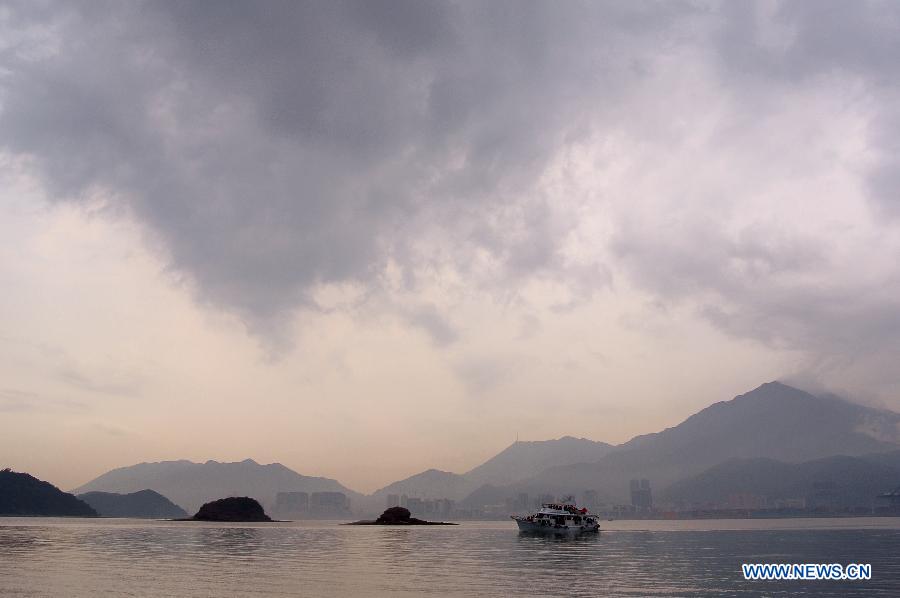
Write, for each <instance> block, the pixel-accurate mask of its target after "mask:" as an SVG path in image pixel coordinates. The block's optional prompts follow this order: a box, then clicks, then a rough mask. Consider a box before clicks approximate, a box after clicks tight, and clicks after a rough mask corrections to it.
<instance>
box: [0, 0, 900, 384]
mask: <svg viewBox="0 0 900 598" xmlns="http://www.w3.org/2000/svg"><path fill="white" fill-rule="evenodd" d="M0 19H2V21H0V23H2V25H0V26H2V27H3V28H4V29H3V32H4V33H8V35H4V37H6V38H7V39H8V40H11V41H9V42H4V43H3V44H0V60H2V71H0V94H2V95H0V106H2V112H0V144H2V146H3V147H4V148H5V149H6V150H7V151H8V152H11V153H13V154H18V155H22V156H27V157H28V158H29V159H30V161H31V164H32V165H33V167H34V169H35V171H36V172H38V173H39V174H40V176H41V178H42V180H43V182H44V183H45V184H46V186H47V188H48V190H49V194H50V197H51V199H53V200H58V201H75V202H79V201H96V198H97V197H98V196H100V197H103V198H104V201H105V202H106V205H107V207H108V209H110V210H122V211H126V212H129V213H131V214H133V215H134V216H136V217H137V218H138V219H139V221H140V222H142V223H143V224H145V225H146V227H147V230H148V231H149V232H150V233H151V235H152V237H153V238H154V240H155V241H156V242H157V243H158V244H159V246H160V247H161V248H162V249H163V250H164V251H165V252H167V254H168V257H169V260H170V262H171V265H172V268H173V269H174V270H176V271H177V272H179V273H183V274H184V275H186V277H187V278H188V279H189V280H190V281H192V282H193V283H194V284H195V286H196V288H197V290H198V294H199V297H200V298H201V300H203V301H209V302H212V303H214V304H216V305H219V306H225V307H226V308H229V309H233V310H236V311H237V312H238V313H240V314H241V316H242V317H243V318H244V319H245V321H247V322H248V324H249V325H250V326H251V327H253V328H254V329H256V330H257V331H260V332H262V333H274V331H275V330H277V329H278V327H279V325H280V322H281V316H283V315H285V314H288V313H291V312H292V310H294V309H295V308H297V307H314V301H313V299H312V298H311V296H312V292H313V290H314V289H315V288H316V287H317V285H320V284H322V283H350V284H354V283H355V284H358V285H360V286H363V287H366V288H368V289H372V288H374V287H378V286H379V285H380V284H381V283H382V281H383V279H384V277H383V274H384V270H385V268H386V265H387V264H389V263H393V264H395V265H396V266H397V267H399V269H400V270H401V271H402V276H403V280H404V284H405V285H406V288H410V289H415V288H416V285H417V278H418V277H419V276H420V275H422V273H427V272H433V271H435V270H436V268H434V267H433V266H434V265H435V264H434V262H451V266H453V267H454V268H456V270H457V271H458V272H461V273H462V274H463V275H464V276H468V277H470V278H471V280H473V281H474V280H478V281H479V282H483V280H484V279H489V282H494V283H496V284H498V285H501V286H515V285H518V284H521V283H522V282H523V281H527V280H529V279H530V278H533V277H535V276H548V277H555V278H556V279H559V280H563V281H564V282H565V284H566V285H568V286H569V287H570V288H571V289H572V290H573V291H574V294H575V295H576V296H590V294H591V292H592V290H593V289H596V288H597V287H603V286H605V285H609V284H610V280H611V274H610V272H611V271H612V270H611V268H610V267H609V265H608V264H602V263H598V262H597V261H596V260H590V259H588V260H587V261H586V262H585V263H578V264H572V263H570V261H569V259H570V257H569V255H568V254H567V253H566V252H565V251H564V247H563V245H564V243H565V240H566V239H567V235H568V233H569V232H570V231H571V230H573V229H575V228H577V226H578V225H579V222H578V217H577V214H567V213H564V212H561V211H560V210H559V209H558V207H557V203H558V201H557V200H558V198H557V197H547V196H546V195H545V194H544V192H543V191H541V190H538V189H537V187H538V185H537V184H538V182H539V181H540V180H541V177H542V175H543V174H545V173H546V171H547V168H548V165H549V164H550V163H551V162H552V160H553V159H554V158H555V157H556V156H558V155H559V153H560V150H563V149H565V148H567V147H569V146H571V145H572V144H573V143H577V142H579V141H583V140H586V139H590V138H592V137H594V138H599V139H601V140H604V139H606V138H607V137H609V138H614V137H615V136H617V135H618V136H620V137H630V138H634V139H636V140H637V142H638V143H639V144H640V145H639V147H641V148H648V147H650V148H652V147H658V148H662V149H661V150H660V151H657V152H655V153H654V152H650V153H649V154H648V155H650V156H656V157H659V156H662V158H661V159H657V160H656V161H653V160H648V161H647V163H646V165H645V166H644V170H642V172H641V173H640V176H641V178H643V175H644V174H647V175H648V177H649V176H650V175H653V173H654V169H657V168H660V167H662V166H665V164H666V162H667V161H671V160H678V159H681V152H680V151H679V150H682V149H684V146H681V145H679V143H680V137H682V136H683V135H682V133H684V134H685V135H690V134H691V133H692V132H693V130H694V128H696V124H697V123H702V122H705V121H704V118H706V117H707V113H708V112H712V110H711V109H710V107H709V106H706V105H704V104H703V103H702V102H700V103H698V104H696V105H689V106H687V107H684V106H682V107H678V106H676V104H675V103H674V102H673V103H672V105H671V107H670V106H668V105H667V97H666V96H667V94H668V93H671V94H672V95H673V96H675V95H677V94H678V93H680V92H682V91H684V88H690V86H692V85H699V84H698V83H697V81H698V80H699V79H702V77H695V78H694V79H690V78H689V77H690V76H691V75H692V73H693V72H694V71H695V70H696V68H699V69H701V70H703V72H704V73H705V75H704V77H706V79H708V80H703V82H702V84H703V85H706V86H708V87H709V88H711V89H714V90H715V93H713V94H710V95H712V96H721V97H726V98H728V102H730V103H728V104H727V106H728V110H730V111H731V112H726V113H724V114H723V115H722V116H721V117H720V121H721V122H720V123H718V126H717V128H716V134H715V135H712V136H711V137H710V140H711V141H710V147H707V148H705V153H704V152H699V153H698V155H699V156H700V157H701V158H702V159H708V160H710V161H711V162H712V161H713V160H716V159H718V158H719V157H720V156H729V155H731V154H732V153H734V154H735V155H738V156H739V158H740V156H741V155H742V154H739V152H741V151H743V152H745V153H747V154H752V153H754V152H755V153H765V152H767V151H770V148H771V147H775V148H778V147H779V145H778V143H779V140H780V138H777V136H778V135H779V134H780V131H777V130H776V132H775V133H773V134H772V135H766V134H765V133H764V132H763V133H761V132H760V131H761V130H762V129H761V127H762V126H763V125H764V124H765V122H766V119H767V118H769V117H770V116H771V115H772V113H776V112H777V111H778V110H779V109H782V108H783V107H784V105H785V103H786V102H785V101H783V100H784V98H786V97H788V96H789V95H790V96H791V97H793V95H791V94H796V93H797V92H798V90H799V91H802V90H805V89H824V90H825V91H824V92H823V93H826V94H828V93H832V92H834V94H835V95H837V94H839V92H840V90H842V89H844V88H845V87H847V86H851V85H857V86H859V87H860V89H861V90H862V91H861V92H860V95H861V96H862V97H863V99H862V100H860V101H859V102H858V103H859V104H860V106H857V107H856V108H855V109H857V110H859V111H860V112H862V113H864V116H865V121H866V125H867V127H868V128H867V130H866V144H867V148H866V149H867V151H870V152H871V153H872V156H873V159H872V161H871V163H870V164H869V166H868V170H866V171H865V172H864V176H863V178H862V179H861V182H862V185H863V186H864V187H865V190H866V193H867V194H868V196H867V197H868V201H869V203H870V206H872V207H874V208H875V211H876V213H880V214H884V215H886V216H887V220H889V221H890V220H891V219H892V218H895V217H896V215H897V214H900V209H898V208H897V206H898V205H900V204H898V197H897V189H898V188H900V187H898V183H900V175H898V172H900V144H898V141H897V140H898V139H900V110H898V109H897V108H896V106H898V105H900V104H898V103H897V101H896V100H897V99H898V97H900V66H898V65H900V62H898V61H897V56H898V55H900V52H898V50H900V35H898V31H900V30H898V23H900V5H898V4H896V3H890V2H885V3H881V2H865V3H861V2H789V3H769V2H760V3H750V2H728V3H723V4H717V3H700V2H696V3H691V2H687V3H677V2H663V3H643V2H642V3H636V2H612V3H599V2H590V3H577V2H566V3H557V2H493V1H492V2H479V3H475V2H425V1H412V0H410V1H402V2H401V1H389V2H388V1H385V2H381V1H365V2H264V3H251V2H200V1H196V2H149V3H142V2H134V3H121V2H119V3H99V2H88V3H84V4H72V3H66V4H53V3H49V4H48V3H32V2H24V3H14V4H8V5H6V8H5V9H4V10H3V11H2V13H0ZM695 67H696V68H695ZM692 69H693V70H692ZM704 69H705V70H704ZM679 73H683V74H684V80H683V81H681V80H679V79H678V78H677V75H678V74H679ZM661 81H665V82H668V83H665V84H663V83H660V82H661ZM665 85H669V87H668V88H666V87H665ZM688 91H692V90H691V89H688ZM700 91H702V90H698V94H700ZM698 97H703V96H702V95H698ZM648 98H649V99H648ZM648 102H652V103H653V109H652V110H651V109H647V108H646V105H647V104H648ZM723 105H726V104H723ZM714 107H715V106H714ZM653 110H656V111H658V112H659V113H661V114H662V116H661V117H660V116H659V115H658V114H654V113H653ZM679 110H680V112H679ZM654 118H661V119H662V120H661V122H664V123H677V122H683V123H685V124H684V125H683V127H682V128H673V129H672V131H675V133H674V134H673V133H672V132H671V131H664V130H661V128H660V127H656V126H654V123H655V122H658V121H654ZM790 124H791V123H790V122H787V125H788V126H790ZM829 124H830V123H829V122H826V121H825V120H823V122H822V123H821V128H822V129H826V128H827V127H828V126H829ZM775 129H777V127H775ZM754 135H755V136H754ZM773 136H774V137H776V138H775V139H774V140H773V139H769V138H768V137H773ZM785 138H786V139H791V142H793V141H795V140H794V139H793V138H789V137H785ZM760 139H762V141H760ZM765 143H770V144H771V145H765ZM755 144H758V145H759V147H757V145H755ZM798 155H799V154H798V153H797V152H795V153H793V154H791V157H793V158H796V159H797V164H793V163H790V162H789V159H788V157H786V158H785V159H784V160H783V162H785V163H784V164H781V165H777V166H772V167H771V169H770V170H769V171H752V170H742V169H741V164H740V159H739V160H737V163H736V164H734V165H732V164H728V165H727V166H726V167H725V168H726V169H728V170H729V172H730V173H732V176H733V179H734V180H732V181H730V182H729V185H728V188H726V189H718V188H715V189H710V190H703V189H700V190H698V189H696V188H693V187H692V186H691V183H692V181H693V179H694V175H695V172H692V171H685V173H684V176H683V177H682V179H683V180H682V181H681V182H682V183H683V188H680V189H675V188H658V189H652V190H650V191H648V192H647V193H645V195H646V196H645V197H641V198H638V199H639V200H640V201H638V202H636V203H639V204H641V205H643V204H648V205H650V206H651V207H649V208H646V209H647V214H646V215H642V214H641V212H640V209H638V210H637V211H636V214H637V215H635V216H633V217H625V218H616V217H612V220H613V222H612V228H613V229H614V230H613V233H612V238H611V244H610V245H611V248H612V252H611V256H612V259H613V260H615V261H617V262H618V263H617V264H616V265H615V269H616V270H618V271H621V272H624V273H625V274H626V275H627V276H628V277H630V278H632V279H633V280H635V281H637V283H638V284H639V285H640V286H641V287H642V288H643V289H647V290H649V291H650V292H652V293H654V294H657V295H659V296H660V297H663V298H665V299H667V300H675V299H678V300H685V301H692V302H694V303H696V304H698V305H699V307H700V310H701V313H703V314H704V315H705V316H706V317H707V318H708V319H709V320H710V321H711V322H713V323H714V324H715V325H717V326H719V327H720V328H722V329H723V330H725V331H727V332H729V333H731V334H734V335H737V336H744V337H746V336H749V337H752V338H759V339H761V340H763V341H765V342H770V343H773V344H780V345H785V346H789V347H791V348H799V349H802V350H805V351H809V352H812V353H813V354H816V355H818V356H819V357H821V358H822V359H825V360H830V361H834V360H841V359H854V358H856V356H858V355H867V356H868V357H869V358H872V356H874V355H879V354H881V353H884V352H885V351H887V352H888V353H889V354H891V355H896V354H897V352H898V351H900V347H897V346H896V342H895V341H893V340H892V339H894V338H896V335H895V334H894V331H895V330H896V329H897V326H898V316H897V314H898V313H900V311H898V307H900V306H898V305H897V301H896V300H895V299H894V297H897V296H900V294H897V293H895V292H894V291H895V290H898V289H897V281H898V280H900V276H898V273H897V272H896V270H894V271H891V272H888V273H886V274H885V273H882V274H881V275H880V276H875V277H873V278H872V279H871V280H869V281H868V282H866V283H861V282H859V281H855V282H854V281H853V280H851V279H852V278H853V276H852V275H853V274H854V272H849V270H851V269H853V268H852V267H849V268H848V267H847V265H846V264H844V265H841V264H840V262H839V261H836V260H835V259H834V256H833V255H832V254H831V251H830V249H831V248H833V247H835V246H840V245H841V243H842V242H843V240H842V239H840V238H823V237H822V236H815V235H804V234H798V233H797V231H796V229H793V230H792V229H790V227H787V228H786V229H784V230H783V228H779V227H772V226H767V225H766V224H765V223H760V222H759V221H757V220H755V219H752V218H751V219H748V220H747V221H745V222H732V223H731V224H732V225H733V226H732V227H731V229H730V231H726V230H720V227H719V225H718V223H716V222H714V218H713V217H712V216H710V215H708V214H707V211H705V210H704V208H703V207H702V206H700V207H696V206H695V207H694V208H692V207H691V205H692V203H691V202H692V201H694V199H695V196H699V195H715V194H719V195H721V196H722V197H721V200H719V201H717V205H722V206H728V205H729V204H736V203H740V202H745V203H747V202H749V203H752V202H753V201H755V199H754V195H753V194H752V193H751V192H750V191H748V190H747V189H749V188H751V187H754V186H756V187H758V186H759V185H760V183H759V181H760V180H766V179H767V178H772V179H775V180H781V179H790V178H791V177H801V176H802V175H803V172H802V170H803V168H804V166H803V165H802V164H800V162H802V158H803V156H802V155H799V157H798ZM614 158H615V156H614ZM771 162H773V163H775V162H777V160H774V159H773V160H771ZM690 166H692V167H697V165H690ZM710 168H711V169H712V168H722V165H721V164H716V165H713V166H710ZM635 183H636V184H638V183H640V181H635ZM697 184H698V185H699V184H700V183H697ZM618 191H620V192H621V191H623V190H618ZM627 192H628V190H627V189H626V190H624V193H626V194H627ZM679 193H680V194H683V195H684V197H685V200H684V201H683V202H681V201H675V200H673V199H672V197H675V195H676V194H679ZM603 201H605V198H597V203H598V205H602V203H603ZM654 202H656V203H655V205H654ZM660 212H663V213H666V214H668V215H670V216H671V218H656V219H654V217H653V216H652V215H653V214H659V213H660ZM645 216H646V217H645ZM795 224H796V223H795ZM879 224H883V225H884V226H885V227H889V226H892V224H891V223H890V222H887V223H879ZM595 242H596V245H598V246H606V245H607V244H608V243H609V242H610V239H596V240H595ZM484 254H486V255H488V256H489V257H490V259H491V260H492V263H496V264H499V266H498V267H497V268H496V269H495V270H491V271H490V275H489V276H488V277H482V278H481V279H479V277H478V275H477V273H475V272H474V270H475V269H476V267H477V266H476V264H480V263H482V261H481V260H479V259H476V258H478V257H479V256H481V255H484ZM863 266H864V265H863ZM835 273H836V274H837V276H832V274H835ZM844 274H847V276H846V277H845V276H844ZM845 278H846V280H845ZM873 281H874V282H873ZM412 304H414V305H420V306H422V305H424V306H425V307H418V308H416V307H413V308H409V309H406V310H405V311H403V313H402V314H401V315H402V317H403V319H404V320H405V321H406V322H408V323H409V324H411V325H413V326H416V327H419V328H421V329H423V330H424V331H426V332H427V333H428V334H430V335H431V338H432V339H433V340H434V342H435V344H437V345H447V344H450V343H452V342H453V341H454V340H455V339H456V338H457V336H458V332H457V331H456V330H455V329H454V328H453V326H452V325H451V324H450V322H451V321H452V318H448V317H447V316H446V314H442V313H440V306H435V305H432V304H431V303H427V302H421V301H416V302H413V303H412ZM565 308H566V305H565V304H561V305H560V306H558V309H565ZM476 377H477V376H476Z"/></svg>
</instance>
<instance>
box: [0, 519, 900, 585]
mask: <svg viewBox="0 0 900 598" xmlns="http://www.w3.org/2000/svg"><path fill="white" fill-rule="evenodd" d="M604 527H605V529H604V531H603V532H602V533H601V534H599V535H594V536H590V537H582V538H575V539H567V540H566V539H555V540H554V539H550V538H540V537H529V536H523V535H519V533H518V532H517V531H516V528H515V525H514V524H513V523H512V522H509V523H507V522H487V523H480V522H479V523H464V524H463V525H460V526H456V527H416V528H385V527H352V526H341V525H338V524H337V523H332V522H317V523H301V522H296V523H272V524H256V525H234V524H231V525H217V524H206V523H195V522H178V523H176V522H165V521H139V520H129V519H101V520H85V519H80V520H78V519H71V520H66V519H50V518H47V519H44V518H37V519H17V518H8V519H3V518H0V594H2V595H4V596H91V597H93V596H104V595H120V596H287V595H290V596H336V595H355V596H378V595H383V596H398V595H423V594H431V595H439V596H444V595H457V596H510V595H541V596H551V595H559V596H598V595H613V596H653V595H659V596H671V595H679V596H697V595H709V596H713V595H715V596H718V595H744V596H756V595H767V596H777V595H789V594H790V595H796V594H805V595H809V596H852V595H866V596H900V520H898V519H806V520H803V519H801V520H769V521H760V520H749V521H747V520H745V521H679V522H661V521H660V522H655V521H631V522H629V521H616V522H606V524H605V526H604ZM742 562H791V563H809V562H823V563H841V564H846V563H850V562H863V563H871V564H872V569H873V579H872V580H871V581H865V582H834V581H816V582H794V581H784V582H764V581H757V582H747V581H744V580H743V578H742V576H741V567H740V565H741V563H742Z"/></svg>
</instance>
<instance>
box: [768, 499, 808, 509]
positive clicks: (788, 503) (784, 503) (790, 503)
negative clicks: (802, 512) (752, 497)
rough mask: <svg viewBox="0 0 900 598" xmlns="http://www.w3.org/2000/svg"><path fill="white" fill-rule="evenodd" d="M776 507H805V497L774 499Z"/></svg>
mask: <svg viewBox="0 0 900 598" xmlns="http://www.w3.org/2000/svg"><path fill="white" fill-rule="evenodd" d="M775 508H776V509H805V508H806V499H805V498H779V499H778V500H776V501H775Z"/></svg>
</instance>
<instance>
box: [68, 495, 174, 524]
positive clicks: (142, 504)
mask: <svg viewBox="0 0 900 598" xmlns="http://www.w3.org/2000/svg"><path fill="white" fill-rule="evenodd" d="M78 498H79V499H81V500H83V501H84V502H86V503H87V504H89V505H91V507H93V509H94V510H95V511H97V512H98V513H100V516H101V517H135V518H139V519H175V518H178V517H187V513H186V512H185V510H184V509H182V508H181V507H179V506H178V505H176V504H175V503H173V502H172V501H170V500H169V499H168V498H166V497H165V496H163V495H162V494H160V493H158V492H154V491H153V490H141V491H139V492H132V493H131V494H116V493H115V492H87V493H85V494H79V495H78Z"/></svg>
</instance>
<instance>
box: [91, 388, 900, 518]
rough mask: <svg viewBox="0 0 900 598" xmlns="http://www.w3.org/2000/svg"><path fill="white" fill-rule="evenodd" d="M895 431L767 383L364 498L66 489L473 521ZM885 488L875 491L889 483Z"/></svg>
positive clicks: (281, 485) (325, 481) (151, 467)
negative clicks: (676, 416) (656, 421)
mask: <svg viewBox="0 0 900 598" xmlns="http://www.w3.org/2000/svg"><path fill="white" fill-rule="evenodd" d="M898 425H900V414H897V413H894V412H892V411H887V410H880V409H873V408H870V407H865V406H862V405H858V404H855V403H851V402H848V401H845V400H843V399H840V398H838V397H835V396H833V395H825V396H816V395H813V394H810V393H807V392H804V391H802V390H799V389H796V388H793V387H791V386H788V385H786V384H782V383H780V382H770V383H766V384H763V385H761V386H759V387H758V388H756V389H754V390H752V391H750V392H748V393H745V394H743V395H739V396H737V397H735V398H733V399H731V400H729V401H722V402H719V403H715V404H713V405H711V406H709V407H707V408H705V409H703V410H701V411H700V412H698V413H696V414H694V415H692V416H690V417H689V418H687V419H686V420H684V421H683V422H681V423H680V424H678V425H676V426H673V427H671V428H668V429H666V430H663V431H661V432H657V433H653V434H646V435H642V436H637V437H635V438H633V439H632V440H629V441H628V442H625V443H623V444H620V445H617V446H614V445H610V444H606V443H603V442H597V441H593V440H588V439H584V438H573V437H570V436H565V437H563V438H559V439H556V440H545V441H532V442H515V443H513V444H511V445H510V446H508V447H507V448H505V449H504V450H502V451H501V452H500V453H498V454H497V455H496V456H494V457H492V458H491V459H488V460H487V461H486V462H485V463H483V464H481V465H479V466H477V467H475V468H473V469H471V470H470V471H468V472H466V473H453V472H447V471H440V470H437V469H429V470H426V471H424V472H421V473H419V474H416V475H413V476H410V477H408V478H405V479H403V480H399V481H396V482H393V483H392V484H389V485H387V486H385V487H384V488H381V489H379V490H378V491H376V492H374V493H373V494H372V495H369V496H365V495H362V494H360V493H357V492H354V491H353V490H350V489H348V488H346V487H345V486H343V485H342V484H340V483H339V482H337V481H336V480H333V479H329V478H322V477H310V476H304V475H301V474H299V473H297V472H295V471H293V470H291V469H289V468H287V467H285V466H284V465H281V464H279V463H273V464H269V465H261V464H259V463H257V462H255V461H253V460H252V459H247V460H245V461H241V462H236V463H219V462H217V461H207V462H206V463H194V462H191V461H165V462H160V463H140V464H138V465H133V466H130V467H122V468H119V469H115V470H112V471H110V472H108V473H106V474H103V475H102V476H100V477H98V478H97V479H95V480H93V481H91V482H88V483H87V484H85V485H84V486H81V487H80V488H78V490H77V491H78V492H88V491H104V492H117V493H129V492H135V491H138V490H143V489H146V488H150V489H153V490H155V491H156V492H159V493H161V494H162V495H164V496H166V497H168V498H169V499H171V500H172V501H174V502H175V503H177V504H178V505H180V506H181V507H183V508H184V509H185V510H187V511H194V510H196V508H197V507H199V506H200V505H201V504H203V503H205V502H208V501H210V500H213V499H215V498H219V497H222V496H250V497H254V498H256V499H257V500H259V501H260V502H261V503H262V504H263V505H266V507H267V508H268V509H270V510H271V512H273V513H274V514H275V515H276V516H280V517H284V518H307V517H327V518H336V519H337V518H349V517H350V514H351V511H352V512H353V513H355V514H362V515H375V514H376V513H380V512H381V511H382V510H383V509H384V508H385V507H393V506H402V507H405V508H408V509H409V510H410V511H412V514H413V515H414V516H418V517H426V516H427V517H445V518H446V517H451V516H453V514H454V513H455V514H457V515H460V516H473V517H475V516H484V515H489V514H490V513H492V512H493V511H490V510H489V509H488V507H490V509H493V510H494V511H497V513H500V512H506V511H508V510H510V509H513V508H518V507H517V505H519V504H521V503H523V501H525V502H528V503H531V502H533V501H534V500H536V499H537V497H541V496H554V495H556V496H562V495H565V494H573V495H577V496H579V497H585V498H586V500H588V501H590V502H593V503H597V504H600V503H605V504H616V503H625V504H627V503H628V501H629V498H630V483H631V481H632V480H634V479H646V480H651V481H652V483H653V488H654V491H655V492H657V495H658V496H660V497H664V496H667V495H668V496H673V497H674V496H676V494H677V495H678V496H691V497H696V495H697V494H696V490H697V489H703V488H707V489H709V488H711V487H712V485H714V481H715V480H718V479H726V478H725V477H722V476H721V475H718V477H717V476H716V475H711V476H708V477H706V478H698V480H697V481H696V483H694V485H693V486H679V487H678V492H677V493H676V492H675V490H674V489H673V493H667V490H668V488H669V487H670V486H673V484H675V483H676V482H680V481H685V480H690V479H692V478H695V477H696V476H700V475H701V474H703V473H704V472H706V471H707V470H710V469H711V468H713V467H716V466H718V465H720V464H722V463H724V462H727V461H729V460H742V459H744V460H746V459H768V460H771V461H775V462H779V463H786V464H798V463H804V462H812V461H815V460H818V459H825V458H829V457H834V456H848V457H859V456H863V455H875V454H883V453H889V452H892V451H897V450H900V433H898ZM741 467H744V466H743V465H742V466H741ZM754 471H756V472H767V471H768V472H772V473H771V475H776V473H775V472H777V471H781V470H780V469H779V468H778V467H765V466H762V465H761V466H760V467H758V468H756V469H754ZM804 471H805V470H804ZM881 471H885V472H886V471H888V469H884V468H883V469H882V470H881ZM759 475H764V473H760V474H759ZM765 475H768V474H765ZM885 475H887V474H885ZM888 481H889V482H890V483H888V484H887V485H888V488H885V491H886V490H888V489H890V488H892V487H894V486H896V485H897V484H898V483H900V480H894V479H891V480H888ZM888 481H886V483H887V482H888ZM876 482H877V483H880V481H879V480H876ZM817 483H818V482H817ZM776 486H777V484H776ZM783 486H784V485H783V484H782V485H781V486H779V487H783ZM773 487H775V486H773ZM526 499H527V500H526Z"/></svg>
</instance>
